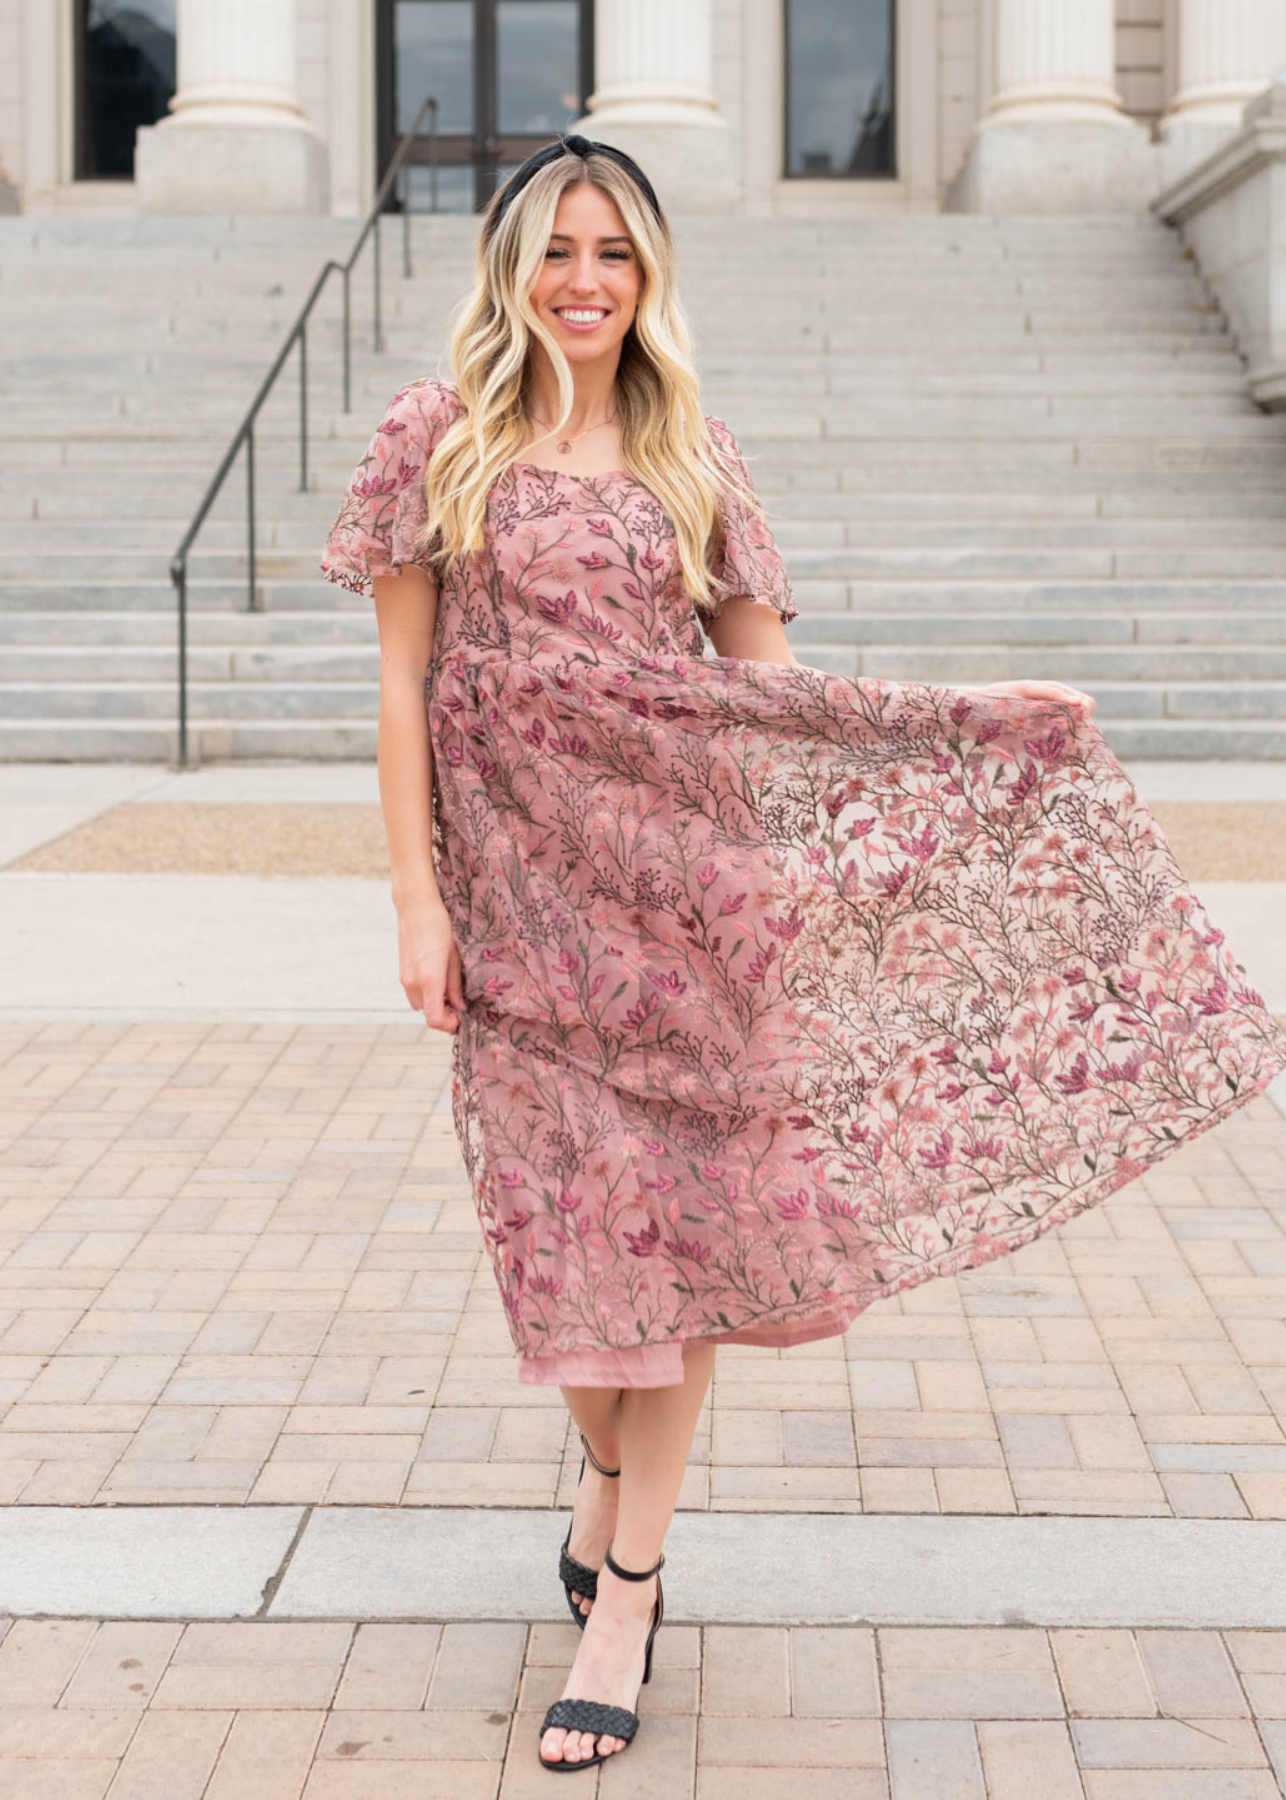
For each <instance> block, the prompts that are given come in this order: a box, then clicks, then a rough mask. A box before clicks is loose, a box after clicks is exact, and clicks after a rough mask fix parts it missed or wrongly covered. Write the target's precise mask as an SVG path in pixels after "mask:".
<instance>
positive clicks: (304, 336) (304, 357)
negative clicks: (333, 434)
mask: <svg viewBox="0 0 1286 1800" xmlns="http://www.w3.org/2000/svg"><path fill="white" fill-rule="evenodd" d="M299 491H300V493H301V494H306V493H307V492H308V321H307V319H305V320H304V322H303V324H302V325H301V326H300V327H299Z"/></svg>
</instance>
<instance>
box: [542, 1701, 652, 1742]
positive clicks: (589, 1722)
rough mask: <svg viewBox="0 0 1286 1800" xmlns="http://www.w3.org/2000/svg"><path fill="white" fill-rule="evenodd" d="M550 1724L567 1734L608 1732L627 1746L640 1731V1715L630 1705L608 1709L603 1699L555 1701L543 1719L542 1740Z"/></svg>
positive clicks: (609, 1707)
mask: <svg viewBox="0 0 1286 1800" xmlns="http://www.w3.org/2000/svg"><path fill="white" fill-rule="evenodd" d="M551 1725H561V1726H563V1727H565V1728H566V1730H568V1731H592V1732H594V1733H595V1734H599V1733H606V1734H607V1735H608V1736H610V1737H618V1738H624V1739H625V1741H626V1742H627V1743H628V1742H629V1740H630V1739H631V1738H632V1737H633V1736H634V1733H635V1732H636V1731H637V1730H638V1728H639V1716H638V1714H637V1713H633V1712H631V1711H630V1709H629V1707H628V1706H608V1705H607V1703H606V1702H605V1701H602V1700H574V1699H568V1700H555V1701H554V1704H553V1705H552V1706H551V1707H550V1709H549V1711H548V1712H547V1713H546V1714H545V1716H544V1718H543V1719H542V1720H541V1725H540V1733H541V1736H542V1737H543V1736H544V1734H545V1733H546V1732H547V1731H548V1730H549V1727H550V1726H551Z"/></svg>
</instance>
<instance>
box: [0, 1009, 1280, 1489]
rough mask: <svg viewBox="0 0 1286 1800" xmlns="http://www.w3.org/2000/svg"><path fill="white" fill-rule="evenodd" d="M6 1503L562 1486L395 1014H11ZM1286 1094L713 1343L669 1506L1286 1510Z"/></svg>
mask: <svg viewBox="0 0 1286 1800" xmlns="http://www.w3.org/2000/svg"><path fill="white" fill-rule="evenodd" d="M0 1046H2V1050H3V1062H2V1064H0V1084H2V1086H0V1109H2V1110H3V1113H4V1117H5V1118H6V1119H7V1120H8V1121H10V1125H9V1128H8V1129H9V1137H8V1141H7V1143H6V1144H5V1146H4V1149H3V1165H2V1176H3V1184H4V1185H3V1197H2V1198H0V1253H3V1255H4V1262H3V1266H0V1503H13V1502H17V1503H19V1504H25V1505H31V1504H67V1503H71V1504H82V1505H83V1504H87V1503H106V1502H116V1503H120V1502H124V1501H132V1502H152V1501H159V1500H181V1501H201V1502H218V1503H224V1504H239V1503H243V1502H246V1501H256V1502H264V1501H267V1502H295V1503H313V1502H320V1503H328V1502H330V1503H333V1502H346V1503H367V1502H369V1503H378V1504H383V1505H388V1504H403V1505H420V1506H423V1505H452V1506H459V1505H475V1504H476V1505H483V1506H488V1505H493V1506H494V1505H505V1506H534V1507H549V1506H554V1505H565V1504H566V1503H567V1502H568V1500H569V1498H570V1492H571V1487H572V1484H573V1483H574V1480H575V1476H576V1471H577V1469H578V1467H579V1458H578V1455H576V1454H574V1453H573V1450H572V1443H573V1441H574V1435H573V1433H572V1430H571V1426H570V1422H569V1420H568V1417H567V1414H566V1412H565V1409H564V1407H563V1403H562V1398H561V1395H560V1394H559V1391H558V1389H557V1388H553V1387H550V1388H543V1387H530V1386H526V1385H523V1386H520V1385H519V1383H518V1382H517V1379H516V1376H515V1374H514V1363H513V1352H512V1348H511V1345H510V1341H509V1337H508V1332H507V1330H506V1328H505V1324H504V1319H503V1315H502V1311H501V1307H500V1301H499V1297H498V1294H497V1292H496V1289H495V1284H494V1278H493V1276H492V1273H491V1268H490V1265H489V1263H488V1262H487V1261H486V1260H485V1256H484V1253H483V1250H482V1247H481V1240H480V1236H479V1232H478V1227H477V1220H476V1215H475V1213H474V1209H473V1204H472V1200H471V1198H470V1196H469V1193H468V1189H467V1185H466V1183H465V1178H464V1173H463V1169H462V1166H461V1164H460V1159H459V1154H458V1149H457V1146H456V1143H455V1138H454V1134H453V1130H452V1124H451V1116H450V1098H449V1090H448V1059H449V1044H448V1042H447V1040H446V1039H445V1038H441V1037H437V1036H436V1035H435V1034H432V1033H427V1032H426V1031H425V1029H424V1027H423V1025H422V1024H421V1023H420V1022H419V1021H418V1020H414V1021H411V1022H409V1023H408V1024H407V1025H405V1026H391V1025H377V1024H372V1025H365V1026H363V1025H353V1024H345V1025H319V1024H314V1025H294V1024H263V1023H258V1024H256V1023H248V1022H247V1023H231V1024H229V1023H223V1024H215V1025H207V1024H200V1023H192V1022H162V1023H149V1024H134V1025H127V1024H120V1025H117V1024H105V1023H93V1024H85V1023H79V1024H53V1023H46V1022H31V1023H26V1022H22V1021H8V1022H2V1023H0ZM1284 1424H1286V1120H1284V1119H1283V1117H1282V1115H1281V1113H1280V1112H1278V1110H1277V1108H1276V1106H1275V1105H1274V1104H1273V1102H1272V1101H1271V1100H1270V1099H1268V1098H1267V1097H1266V1096H1259V1097H1258V1098H1257V1099H1256V1100H1254V1101H1252V1102H1251V1103H1250V1105H1249V1106H1248V1107H1247V1108H1245V1109H1244V1110H1243V1111H1242V1112H1241V1113H1239V1114H1237V1115H1235V1116H1234V1117H1233V1118H1232V1119H1230V1120H1228V1121H1226V1122H1225V1123H1224V1124H1223V1125H1222V1126H1220V1128H1219V1129H1218V1130H1217V1131H1214V1132H1210V1133H1206V1134H1203V1135H1202V1136H1201V1137H1200V1138H1198V1139H1195V1140H1193V1141H1191V1142H1190V1143H1188V1144H1187V1145H1185V1146H1183V1147H1182V1148H1181V1149H1180V1150H1179V1151H1178V1152H1177V1153H1176V1154H1175V1155H1174V1156H1172V1157H1171V1158H1169V1159H1168V1161H1167V1162H1165V1163H1164V1164H1162V1165H1161V1166H1160V1167H1159V1168H1158V1169H1157V1170H1156V1171H1155V1172H1154V1173H1150V1174H1148V1175H1145V1176H1144V1177H1142V1178H1140V1179H1139V1180H1137V1181H1135V1182H1133V1183H1131V1184H1129V1185H1128V1186H1127V1187H1125V1188H1122V1189H1121V1190H1119V1191H1118V1192H1117V1193H1116V1194H1115V1195H1113V1196H1112V1197H1111V1198H1110V1199H1109V1200H1108V1201H1106V1202H1105V1203H1104V1205H1102V1206H1101V1207H1098V1208H1096V1209H1095V1210H1094V1211H1092V1212H1090V1213H1088V1214H1085V1215H1083V1216H1082V1217H1081V1218H1079V1219H1077V1220H1075V1221H1073V1222H1072V1223H1071V1224H1070V1225H1068V1226H1065V1227H1063V1228H1062V1229H1061V1230H1060V1231H1059V1232H1057V1233H1052V1234H1048V1235H1047V1236H1045V1237H1044V1238H1042V1239H1040V1240H1038V1241H1037V1242H1036V1243H1034V1244H1031V1245H1027V1246H1025V1247H1024V1248H1023V1249H1021V1250H1019V1251H1018V1252H1017V1253H1016V1254H1015V1255H1013V1256H1012V1257H1010V1258H1008V1259H1006V1260H1004V1261H1002V1262H1000V1263H996V1264H992V1265H990V1266H989V1267H985V1268H982V1269H976V1270H971V1271H968V1272H967V1273H965V1274H964V1275H961V1276H959V1277H957V1278H954V1279H951V1280H938V1281H934V1282H930V1283H926V1284H925V1285H924V1286H923V1287H920V1288H917V1289H914V1290H912V1291H911V1292H909V1293H906V1294H904V1295H898V1296H894V1297H893V1298H892V1299H890V1300H887V1301H882V1302H880V1303H879V1304H878V1305H877V1306H874V1307H872V1308H871V1309H870V1310H869V1311H868V1312H866V1313H865V1314H863V1315H862V1316H861V1318H859V1319H858V1321H857V1322H856V1323H855V1324H854V1326H853V1327H852V1329H851V1330H850V1331H849V1332H848V1333H847V1334H846V1336H845V1337H843V1338H839V1339H832V1340H829V1341H825V1342H821V1343H817V1344H807V1345H800V1346H797V1347H795V1348H793V1349H790V1350H786V1351H775V1350H759V1349H754V1348H750V1347H747V1346H741V1345H735V1346H734V1345H725V1346H723V1347H722V1348H721V1350H720V1353H719V1358H718V1361H717V1365H716V1373H715V1379H714V1384H713V1389H712V1393H711V1396H710V1400H709V1402H708V1403H707V1406H706V1408H705V1411H704V1414H703V1417H702V1420H701V1423H700V1426H699V1428H698V1432H697V1436H696V1439H695V1441H694V1444H693V1450H692V1456H691V1460H690V1466H689V1469H688V1472H687V1478H686V1480H685V1484H684V1488H683V1491H682V1493H681V1496H680V1501H679V1505H680V1507H681V1508H709V1509H711V1510H716V1511H717V1510H754V1511H757V1512H762V1511H766V1510H779V1511H785V1512H789V1511H794V1510H799V1511H805V1512H813V1513H815V1512H832V1511H842V1512H855V1511H859V1510H866V1511H872V1510H881V1511H899V1512H905V1511H925V1510H927V1511H943V1512H972V1511H981V1512H989V1513H994V1512H1042V1513H1102V1514H1111V1515H1121V1514H1147V1515H1158V1516H1167V1515H1182V1516H1187V1517H1243V1518H1244V1517H1251V1518H1260V1519H1286V1431H1284V1429H1283V1426H1284Z"/></svg>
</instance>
